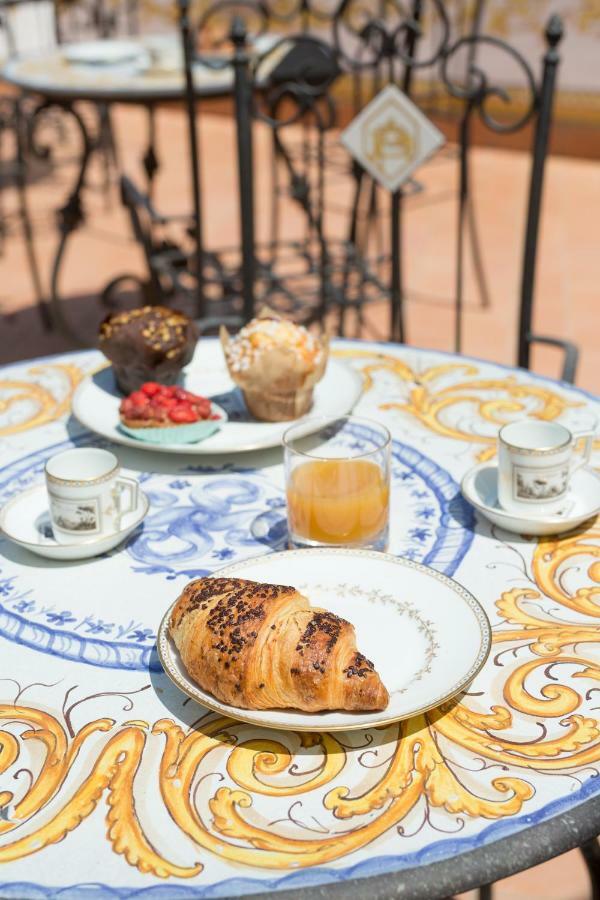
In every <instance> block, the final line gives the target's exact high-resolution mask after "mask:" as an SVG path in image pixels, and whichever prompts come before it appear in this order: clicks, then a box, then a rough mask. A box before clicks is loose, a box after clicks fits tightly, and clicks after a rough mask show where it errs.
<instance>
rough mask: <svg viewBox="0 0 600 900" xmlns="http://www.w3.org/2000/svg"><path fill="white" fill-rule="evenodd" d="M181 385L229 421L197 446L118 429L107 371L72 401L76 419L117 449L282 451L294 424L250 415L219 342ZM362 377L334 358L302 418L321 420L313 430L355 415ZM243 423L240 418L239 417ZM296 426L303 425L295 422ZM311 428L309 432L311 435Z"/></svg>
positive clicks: (204, 348)
mask: <svg viewBox="0 0 600 900" xmlns="http://www.w3.org/2000/svg"><path fill="white" fill-rule="evenodd" d="M182 383H183V385H184V387H186V388H187V389H188V390H190V391H193V392H194V393H196V394H201V395H203V396H205V397H210V398H211V400H213V402H215V403H218V404H219V406H221V407H223V408H224V409H225V412H226V413H227V414H228V416H229V421H228V422H227V423H226V424H225V425H223V427H222V428H221V430H220V431H218V432H216V433H215V434H213V435H211V436H210V437H209V438H206V439H205V440H203V441H201V442H200V443H198V444H161V445H158V444H152V445H150V444H144V443H142V442H141V441H138V440H136V439H135V438H132V437H129V436H128V435H126V434H123V433H122V432H121V431H120V430H119V427H118V426H119V403H120V402H121V400H122V394H121V393H120V392H119V391H118V390H117V388H116V385H115V381H114V377H113V374H112V369H111V368H110V367H107V368H106V369H102V370H101V371H100V372H97V373H96V374H95V375H91V376H88V377H87V378H85V379H84V380H83V381H82V382H81V383H80V384H79V386H78V388H77V390H76V391H75V394H74V396H73V414H74V415H75V416H76V417H77V419H79V421H80V422H81V424H82V425H84V426H85V427H86V428H88V429H89V430H90V431H94V432H96V434H100V435H102V436H103V437H106V438H108V439H109V440H111V441H113V442H114V443H116V444H123V445H125V446H127V447H136V448H137V449H142V450H153V451H156V452H158V453H182V454H188V455H189V454H198V455H207V454H215V453H217V454H220V453H242V452H245V451H248V450H263V449H266V448H268V447H278V446H279V445H280V444H281V438H282V436H283V433H284V432H285V431H286V429H287V428H289V426H290V425H291V424H293V423H292V422H257V421H256V420H255V419H253V418H252V417H251V416H249V414H248V413H247V411H246V408H245V406H244V404H243V401H242V399H241V393H240V391H239V390H237V389H236V387H235V385H234V383H233V381H232V380H231V378H230V377H229V373H228V371H227V367H226V365H225V359H224V357H223V350H222V348H221V344H220V343H219V342H218V341H216V340H215V341H213V340H200V341H199V343H198V347H197V349H196V353H195V355H194V359H193V360H192V362H191V363H190V365H189V366H188V367H187V368H186V369H185V371H184V373H183V379H182ZM362 384H363V382H362V376H361V375H360V374H359V373H358V372H357V371H356V370H355V369H352V368H351V367H350V366H348V365H346V364H345V363H342V362H339V361H338V360H336V359H330V360H329V362H328V364H327V369H326V371H325V375H324V376H323V378H322V379H321V381H320V382H319V383H318V384H317V386H316V388H315V395H314V403H313V407H312V409H311V411H310V412H309V413H308V415H307V416H305V417H304V418H306V419H311V418H313V417H319V418H320V419H321V421H319V422H317V423H316V424H315V428H314V430H317V429H318V428H320V427H321V426H322V425H323V421H322V420H323V419H326V420H329V421H332V420H333V419H335V418H337V417H338V416H344V415H346V414H347V413H349V412H351V410H352V408H353V407H354V405H355V403H356V402H357V400H358V399H359V397H360V395H361V392H362ZM237 416H240V417H241V418H239V419H237V418H236V417H237ZM295 421H296V422H299V421H301V420H300V419H296V420H295ZM310 430H311V429H310V428H309V427H307V431H306V433H307V434H309V433H310Z"/></svg>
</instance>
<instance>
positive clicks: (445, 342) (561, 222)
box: [0, 109, 600, 900]
mask: <svg viewBox="0 0 600 900" xmlns="http://www.w3.org/2000/svg"><path fill="white" fill-rule="evenodd" d="M115 124H116V133H117V137H118V145H119V149H120V157H121V167H122V168H123V170H125V171H127V172H128V173H129V174H131V175H133V176H135V177H136V178H138V179H141V177H142V173H141V168H140V158H141V155H142V153H143V151H144V149H145V133H146V132H145V129H146V119H145V116H144V115H143V114H142V113H141V112H140V111H136V110H125V109H119V110H117V111H116V114H115ZM201 130H202V139H203V147H204V173H205V175H206V176H207V177H206V193H205V211H206V238H207V243H208V245H209V246H211V247H217V246H219V245H223V244H231V243H232V242H235V241H236V240H237V230H236V229H237V225H236V222H237V219H236V197H235V176H234V175H233V174H232V173H233V172H234V169H233V153H234V135H233V131H232V128H231V124H230V122H229V121H228V120H227V119H226V118H223V117H217V116H210V115H209V116H206V117H205V119H204V121H203V123H202V129H201ZM48 134H49V135H51V132H48ZM158 134H159V144H158V149H159V155H160V157H161V159H162V161H163V167H162V169H161V173H160V176H159V178H158V181H157V185H156V197H155V201H156V205H157V207H158V208H159V209H160V210H161V211H164V212H177V211H179V212H181V211H186V208H187V205H186V197H187V194H188V177H187V176H188V173H187V168H186V143H185V131H184V123H183V120H182V117H181V115H180V114H179V113H178V112H177V111H175V110H164V111H160V113H159V116H158ZM63 145H64V147H68V146H69V141H68V140H64V141H63ZM265 152H266V143H265V135H259V139H258V141H257V158H258V159H260V158H261V156H264V154H265ZM69 153H70V151H69V150H68V149H67V150H65V149H63V150H61V151H59V154H58V155H59V156H62V157H63V159H59V158H58V157H57V160H56V163H57V165H56V169H55V172H54V174H53V175H52V177H50V178H49V177H48V173H47V172H45V171H44V167H43V166H42V167H40V171H38V172H37V173H36V177H35V180H34V183H33V184H32V185H31V187H30V190H29V194H28V196H29V200H30V206H31V211H32V217H33V221H34V228H35V237H36V247H37V250H38V254H39V259H40V265H41V270H42V273H43V276H44V280H45V289H47V285H48V279H49V272H50V264H51V260H52V256H53V253H54V251H55V248H56V242H57V232H56V228H55V214H56V210H57V208H58V207H59V206H60V205H61V204H62V203H64V200H65V198H66V196H67V194H68V191H69V186H70V179H72V176H73V167H72V165H71V164H70V163H69V161H68V159H64V157H65V154H66V155H67V157H68V155H69ZM266 173H267V166H265V165H263V166H261V167H260V173H259V185H258V190H257V198H258V203H257V205H258V209H257V223H258V230H259V232H260V234H261V235H263V236H265V235H266V229H267V225H268V206H267V204H266V200H265V198H266V197H267V196H268V190H267V188H268V182H267V175H266ZM527 173H528V162H527V159H526V158H525V157H524V155H522V154H519V153H515V152H503V151H498V150H488V149H486V150H483V149H482V150H478V151H476V152H475V154H474V162H473V185H474V194H475V207H476V216H477V222H478V228H479V233H480V239H481V244H482V247H483V263H484V269H485V273H486V279H487V283H488V288H489V301H490V302H489V306H487V307H485V308H484V307H483V306H482V304H481V298H480V294H479V291H478V290H477V288H476V284H475V282H474V278H473V270H472V265H471V264H468V265H467V282H468V285H467V287H468V290H467V297H466V301H465V302H466V307H467V310H466V313H465V327H464V335H465V338H464V345H463V346H464V350H465V352H466V353H470V354H473V355H476V356H481V357H486V358H489V359H493V360H497V361H500V362H506V363H510V362H512V361H513V355H514V341H515V333H516V315H517V293H518V281H519V272H520V248H521V244H522V237H523V221H524V209H525V193H524V192H525V188H526V179H527ZM418 177H419V181H420V182H421V184H422V186H423V191H422V192H421V193H420V194H418V195H416V196H415V197H414V198H413V199H411V200H409V201H408V202H407V213H406V218H405V221H406V233H405V244H404V249H405V259H406V284H407V290H408V300H407V315H406V318H407V329H408V339H409V342H410V343H413V344H417V345H423V346H430V347H438V348H442V349H451V347H452V329H453V322H454V319H453V312H452V306H451V303H450V299H449V298H451V296H452V281H453V277H454V255H453V235H454V230H455V219H456V207H455V203H454V202H453V199H452V196H453V190H454V188H455V184H456V182H455V178H456V163H455V161H454V159H453V158H452V154H446V156H445V157H443V158H440V159H439V160H438V161H435V162H434V163H431V164H430V165H428V166H427V167H425V168H424V169H422V170H421V171H420V172H419V174H418ZM331 198H332V200H333V201H334V202H335V203H336V205H337V206H338V207H340V208H342V209H343V208H344V207H345V204H346V202H347V195H346V194H345V191H344V187H343V185H340V184H339V183H336V184H334V185H333V186H332V191H331ZM1 199H2V209H3V213H4V214H5V215H6V216H8V223H9V234H8V237H7V239H6V241H5V243H4V247H3V253H2V256H0V315H1V318H0V363H3V362H9V361H12V360H17V359H24V358H29V357H33V356H36V355H41V354H47V353H53V352H56V351H58V350H62V349H65V348H66V347H67V346H68V344H67V343H66V342H65V340H64V339H63V338H61V337H60V336H58V335H56V334H52V333H48V332H45V331H44V330H43V328H42V325H41V322H40V318H39V315H38V312H37V310H36V309H35V307H34V306H33V292H32V286H31V281H30V277H29V271H28V268H27V264H26V257H25V253H24V245H23V241H22V237H21V235H20V233H19V227H18V221H17V220H16V219H15V217H14V211H15V209H16V205H15V196H14V194H13V192H12V191H11V190H10V189H7V190H5V191H4V192H3V196H2V198H1ZM85 211H86V214H87V222H86V224H85V226H84V227H82V228H81V229H80V230H79V231H78V232H77V234H76V235H75V237H74V238H73V240H72V242H71V244H70V246H69V249H68V252H67V256H66V259H65V266H64V269H63V276H62V280H61V292H62V294H63V296H64V298H65V300H64V305H65V311H66V314H67V315H68V317H69V319H70V321H72V322H74V323H75V324H76V325H77V327H78V328H80V329H81V330H82V332H83V333H85V334H86V335H87V339H88V340H89V341H90V342H91V341H93V339H94V335H95V332H96V329H97V325H98V322H99V320H100V318H101V317H102V316H103V315H104V311H103V309H102V307H101V305H100V303H99V302H98V299H97V294H98V291H99V290H100V289H101V287H102V286H103V285H104V284H106V282H107V281H108V280H109V279H110V278H112V277H113V276H114V275H116V274H118V273H123V272H142V271H143V267H142V260H141V257H140V253H139V250H138V248H137V246H136V245H135V244H134V243H133V241H132V239H131V235H130V231H129V224H128V220H127V218H126V216H125V214H124V212H123V211H122V209H121V208H120V206H119V199H118V194H117V190H116V188H115V186H114V184H113V186H112V187H111V188H110V189H109V190H106V189H105V188H104V186H103V173H102V171H101V169H100V168H99V167H98V166H95V167H93V168H92V170H91V172H90V178H89V187H88V190H87V191H86V192H85ZM599 214H600V164H598V163H592V162H586V161H582V160H574V159H567V158H558V157H555V158H552V159H551V160H550V162H549V164H548V170H547V181H546V192H545V202H544V215H543V224H542V234H541V242H540V252H539V277H538V283H537V303H536V327H537V329H538V330H539V332H540V333H545V334H553V335H557V336H564V337H568V338H570V339H572V340H574V341H575V342H576V343H577V344H578V345H579V347H580V350H581V364H580V369H579V375H578V383H579V384H580V385H581V386H583V387H585V388H587V389H589V390H591V391H597V390H598V386H599V382H600V341H599V337H600V304H599V303H598V300H599V299H600V287H599V285H600V244H599V242H598V234H599V230H598V216H599ZM343 224H344V219H343V216H342V215H341V214H338V216H337V219H335V220H334V222H333V223H332V227H333V229H334V230H335V229H337V230H338V232H339V233H340V234H342V233H343ZM299 225H300V223H299V220H298V215H297V213H295V211H294V210H292V209H289V210H288V211H287V214H286V215H285V221H284V223H283V228H284V231H285V233H286V234H287V235H288V236H292V235H294V234H297V233H298V228H299ZM385 321H386V320H385V310H384V309H383V308H379V309H374V311H373V313H372V314H371V323H372V326H373V328H374V333H375V334H376V333H377V332H381V331H382V329H383V327H384V325H385ZM558 364H559V359H558V356H557V355H556V354H555V353H553V352H546V353H545V354H543V355H539V356H538V357H536V360H535V368H536V369H537V370H538V371H541V372H544V373H548V374H555V373H557V372H558ZM464 896H465V898H466V897H468V898H469V900H471V897H473V896H474V895H473V894H468V895H464ZM494 896H495V897H497V898H498V900H525V898H538V897H539V898H545V900H583V898H585V897H587V896H589V888H588V885H587V881H586V875H585V869H584V866H583V863H582V861H581V860H580V858H579V855H578V854H577V853H576V852H572V853H569V854H567V855H566V856H564V857H561V858H560V859H557V860H554V861H552V862H550V863H547V864H545V865H544V866H542V867H539V868H537V869H534V870H531V871H530V872H527V873H522V874H520V875H517V876H515V877H513V878H510V879H507V880H506V881H504V882H502V883H501V884H500V885H498V886H497V888H496V889H495V894H494Z"/></svg>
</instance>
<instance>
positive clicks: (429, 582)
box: [157, 548, 491, 731]
mask: <svg viewBox="0 0 600 900" xmlns="http://www.w3.org/2000/svg"><path fill="white" fill-rule="evenodd" d="M215 575H216V576H218V577H235V578H248V579H250V580H253V581H263V582H267V583H270V584H290V585H293V586H294V587H296V588H297V589H298V590H301V591H302V592H303V593H304V594H305V595H306V596H307V597H308V598H309V600H310V601H311V604H312V605H313V606H322V607H324V608H325V609H328V610H330V611H331V612H333V613H335V614H336V615H339V616H342V617H343V618H345V619H347V620H348V621H350V622H351V623H352V624H353V625H354V627H355V629H356V642H357V646H358V649H359V651H360V652H361V653H364V655H365V656H366V657H367V658H368V659H371V660H372V661H373V663H374V664H375V668H376V670H377V672H378V673H379V676H380V678H381V680H382V681H383V683H384V684H385V686H386V688H387V689H388V691H389V694H390V701H389V704H388V706H387V708H386V709H384V710H382V711H380V712H354V713H353V712H343V711H340V712H337V711H336V712H321V713H303V712H296V711H294V710H287V709H286V710H249V709H241V708H238V707H233V706H229V705H228V704H226V703H221V702H220V701H219V700H217V699H216V698H215V697H214V696H213V695H212V694H208V693H207V692H206V691H203V690H202V688H200V686H199V685H198V684H196V682H194V681H192V679H191V678H190V677H189V676H188V674H187V672H186V670H185V668H184V666H183V664H182V662H181V659H180V657H179V653H178V651H177V648H176V647H175V644H174V643H173V641H172V639H171V638H170V637H169V635H168V630H167V629H168V620H169V616H170V613H171V609H172V607H171V608H170V609H169V610H168V612H167V613H166V614H165V616H164V618H163V620H162V622H161V625H160V628H159V631H158V639H157V647H158V654H159V657H160V660H161V662H162V665H163V667H164V669H165V671H166V673H167V675H168V676H169V678H170V679H171V680H172V681H173V682H174V683H175V684H176V685H177V687H179V688H180V689H181V690H182V691H183V692H184V693H185V694H187V695H188V696H189V697H191V698H192V699H193V700H196V701H197V702H198V703H200V704H201V705H202V706H205V707H208V709H212V710H214V711H215V712H219V713H221V714H222V715H226V716H231V717H232V718H234V719H240V720H241V721H243V722H251V723H252V724H256V725H262V726H265V727H268V728H279V729H284V730H295V731H352V730H355V729H358V728H371V727H376V726H379V725H386V724H388V723H391V722H396V721H399V720H401V719H407V718H410V717H411V716H414V715H417V714H418V713H421V712H425V711H426V710H428V709H433V708H434V707H436V706H439V705H440V704H441V703H443V702H444V701H447V700H449V699H451V698H452V697H454V696H456V695H457V694H460V693H461V692H462V691H464V690H465V689H466V688H467V687H468V686H469V685H470V684H471V682H472V681H473V679H474V678H475V676H476V675H477V673H478V672H479V671H480V669H481V668H482V667H483V665H484V663H485V661H486V659H487V657H488V654H489V651H490V646H491V630H490V623H489V621H488V618H487V616H486V614H485V612H484V610H483V609H482V607H481V606H480V604H479V603H478V602H477V600H476V599H475V598H474V597H473V595H472V594H470V593H469V591H467V590H466V588H464V587H462V585H460V584H458V582H456V581H453V580H452V579H451V578H448V577H447V576H446V575H442V574H440V573H439V572H436V571H435V570H434V569H430V568H429V567H428V566H424V565H422V564H421V563H416V562H412V561H411V560H408V559H403V558H401V557H396V556H391V555H390V554H387V553H376V552H374V551H369V550H350V549H347V550H346V549H337V548H335V549H334V548H332V549H314V550H313V549H310V550H287V551H283V552H282V553H272V554H268V555H266V556H261V557H258V558H257V559H249V560H245V561H244V562H240V563H236V564H235V565H232V566H227V568H225V569H221V570H220V571H219V572H217V573H215Z"/></svg>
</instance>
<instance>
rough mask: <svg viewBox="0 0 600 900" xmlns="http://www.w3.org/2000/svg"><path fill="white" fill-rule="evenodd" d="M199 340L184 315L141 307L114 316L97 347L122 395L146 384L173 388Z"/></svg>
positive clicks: (102, 330) (106, 322)
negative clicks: (164, 385) (155, 383)
mask: <svg viewBox="0 0 600 900" xmlns="http://www.w3.org/2000/svg"><path fill="white" fill-rule="evenodd" d="M197 340H198V333H197V331H196V326H195V325H194V323H193V322H192V320H191V319H189V318H188V317H187V316H186V315H184V314H183V313H181V312H178V311H177V310H174V309H167V307H165V306H142V307H139V308H138V309H129V310H125V311H124V312H118V313H113V314H112V315H110V316H108V317H107V318H106V319H105V320H104V321H103V322H102V325H101V326H100V339H99V346H100V349H101V350H102V352H103V353H104V355H105V356H107V357H108V359H109V360H110V361H111V362H112V365H113V370H114V373H115V378H116V381H117V384H118V386H119V388H120V389H121V390H122V391H123V393H124V394H130V393H131V392H132V391H137V390H139V388H140V387H141V385H142V384H144V383H145V382H146V381H157V382H159V383H160V384H166V385H171V384H175V382H176V381H177V378H178V377H179V374H180V373H181V370H182V369H183V367H184V366H186V365H187V364H188V363H189V362H190V360H191V358H192V356H193V355H194V349H195V347H196V342H197Z"/></svg>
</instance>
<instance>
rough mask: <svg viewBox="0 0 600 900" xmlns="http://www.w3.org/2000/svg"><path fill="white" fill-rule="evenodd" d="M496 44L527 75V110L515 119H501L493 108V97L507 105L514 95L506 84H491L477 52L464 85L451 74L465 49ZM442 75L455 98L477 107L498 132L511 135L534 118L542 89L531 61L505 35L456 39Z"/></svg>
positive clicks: (472, 56)
mask: <svg viewBox="0 0 600 900" xmlns="http://www.w3.org/2000/svg"><path fill="white" fill-rule="evenodd" d="M486 46H488V47H495V48H496V49H498V50H500V51H502V52H503V53H506V54H507V55H508V56H509V57H510V58H511V59H512V60H513V61H514V62H516V64H517V65H518V67H519V69H520V70H521V72H522V73H523V75H524V78H525V84H526V90H527V101H526V104H525V109H524V111H523V112H522V113H521V114H520V115H518V116H517V118H516V119H514V120H512V121H506V120H502V119H497V118H495V117H494V115H493V114H492V112H491V111H490V110H489V101H490V100H491V99H492V98H494V97H495V98H498V99H500V100H502V101H503V102H504V103H505V104H506V105H507V106H509V105H510V103H511V95H510V93H509V91H507V90H506V89H505V88H504V87H502V86H501V85H497V84H492V83H490V80H489V78H488V75H487V74H486V72H485V71H484V70H483V68H482V63H481V62H478V61H475V54H474V53H473V52H472V53H471V61H470V63H469V65H468V68H467V74H466V81H465V83H464V84H460V83H458V82H456V81H454V80H453V79H452V77H451V75H450V73H449V66H450V65H451V63H452V61H453V60H455V59H456V58H457V56H458V54H459V53H460V51H461V50H469V49H470V50H471V51H475V50H477V51H478V50H479V49H480V48H482V47H486ZM440 77H441V79H442V82H443V83H444V85H445V87H446V90H447V91H448V93H449V94H450V95H451V96H452V97H456V98H457V99H459V100H464V101H466V102H467V103H468V104H469V105H470V106H472V107H473V108H476V109H477V112H478V115H479V117H480V118H481V120H482V121H483V122H484V123H485V124H486V125H487V127H488V128H490V129H491V130H492V131H495V132H497V133H504V134H510V133H511V132H514V131H519V130H520V129H521V128H523V126H524V125H526V124H527V122H528V121H529V120H530V119H531V117H532V116H533V114H534V112H535V111H536V109H537V104H538V90H537V86H536V82H535V77H534V75H533V72H532V70H531V67H530V65H529V63H528V62H527V60H526V59H525V58H524V57H523V56H522V55H521V54H520V53H519V52H518V51H517V50H515V48H514V47H511V46H510V44H507V43H506V41H503V40H502V39H501V38H496V37H492V36H491V35H485V34H476V35H467V36H465V37H462V38H460V39H459V40H458V41H456V42H455V43H454V44H453V45H452V46H451V47H449V48H448V50H447V51H446V52H445V53H444V55H443V56H442V59H441V64H440Z"/></svg>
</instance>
